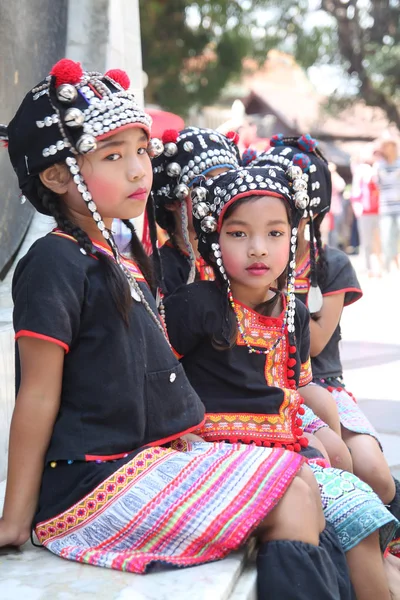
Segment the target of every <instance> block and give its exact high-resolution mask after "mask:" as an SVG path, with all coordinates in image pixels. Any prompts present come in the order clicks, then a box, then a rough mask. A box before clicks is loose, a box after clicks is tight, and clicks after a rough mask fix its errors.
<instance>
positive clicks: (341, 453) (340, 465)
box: [314, 427, 353, 473]
mask: <svg viewBox="0 0 400 600" xmlns="http://www.w3.org/2000/svg"><path fill="white" fill-rule="evenodd" d="M314 435H315V437H316V438H317V439H318V440H319V441H320V442H322V444H323V445H324V447H325V448H326V451H327V452H328V456H329V460H330V463H331V465H332V467H335V468H336V469H342V471H349V472H350V473H352V472H353V461H352V458H351V454H350V451H349V449H348V447H347V446H346V444H345V443H344V441H343V440H342V438H341V437H339V436H338V435H337V434H336V433H335V432H334V431H332V430H331V429H330V428H329V427H322V428H321V429H318V431H316V432H315V433H314Z"/></svg>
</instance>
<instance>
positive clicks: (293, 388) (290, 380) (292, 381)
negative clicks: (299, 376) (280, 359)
mask: <svg viewBox="0 0 400 600" xmlns="http://www.w3.org/2000/svg"><path fill="white" fill-rule="evenodd" d="M289 387H290V389H292V390H295V389H296V387H297V385H296V382H295V380H294V379H289Z"/></svg>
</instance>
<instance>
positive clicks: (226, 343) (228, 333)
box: [207, 193, 291, 350]
mask: <svg viewBox="0 0 400 600" xmlns="http://www.w3.org/2000/svg"><path fill="white" fill-rule="evenodd" d="M265 195H268V193H266V194H265ZM260 197H262V196H259V195H253V196H246V197H245V198H240V199H239V200H237V201H236V202H234V203H232V204H231V205H230V206H229V207H228V208H227V209H226V212H225V214H224V216H223V219H222V222H224V221H225V220H226V219H228V218H229V217H230V216H232V214H233V213H234V212H235V211H236V210H237V209H238V208H239V207H240V206H242V205H243V204H246V203H248V202H255V201H256V200H259V199H260ZM281 200H282V202H283V204H284V206H285V210H286V214H287V218H288V222H289V225H290V226H291V212H290V208H289V206H288V205H287V202H286V201H285V199H284V198H282V199H281ZM211 256H212V254H211V255H210V257H211ZM207 262H208V264H209V265H210V266H211V267H212V269H213V271H214V274H215V277H216V279H217V281H218V284H219V285H223V288H224V291H225V294H224V301H225V302H224V304H223V306H222V314H223V319H224V322H223V328H222V336H219V337H218V336H217V335H214V336H213V338H212V340H211V343H212V346H213V347H214V348H215V349H216V350H228V349H230V348H233V347H234V346H235V345H236V339H237V323H236V318H235V315H234V312H233V310H232V307H231V305H230V303H229V300H228V298H227V294H226V292H227V286H226V282H225V280H223V278H222V276H221V273H220V271H219V269H218V267H217V265H216V264H215V263H214V262H213V261H212V260H211V258H209V260H208V261H207ZM286 280H287V266H286V268H285V270H284V271H283V273H281V274H280V275H279V277H278V279H277V281H276V288H277V290H278V293H276V294H275V296H274V297H273V298H271V299H269V300H266V301H265V302H261V304H259V305H258V306H256V307H255V309H254V310H255V311H256V312H258V313H259V314H260V315H263V316H266V317H269V316H271V315H272V312H273V310H274V308H275V306H276V304H277V302H278V301H279V299H280V298H281V297H282V294H281V293H279V292H281V290H283V289H285V287H286Z"/></svg>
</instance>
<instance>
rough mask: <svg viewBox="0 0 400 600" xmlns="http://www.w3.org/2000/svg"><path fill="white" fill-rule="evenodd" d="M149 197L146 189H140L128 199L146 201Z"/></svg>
mask: <svg viewBox="0 0 400 600" xmlns="http://www.w3.org/2000/svg"><path fill="white" fill-rule="evenodd" d="M147 196H148V192H147V190H146V188H139V189H138V190H136V192H133V193H132V194H130V196H128V198H134V199H135V200H145V199H146V198H147Z"/></svg>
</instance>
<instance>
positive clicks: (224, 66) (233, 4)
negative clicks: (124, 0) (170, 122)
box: [139, 0, 275, 115]
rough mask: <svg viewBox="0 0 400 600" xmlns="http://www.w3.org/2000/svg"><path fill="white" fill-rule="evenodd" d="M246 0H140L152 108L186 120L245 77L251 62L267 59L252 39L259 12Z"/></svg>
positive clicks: (147, 95)
mask: <svg viewBox="0 0 400 600" xmlns="http://www.w3.org/2000/svg"><path fill="white" fill-rule="evenodd" d="M257 4H258V2H256V1H251V2H246V1H243V0H219V1H217V2H214V1H205V0H198V1H197V2H190V1H188V0H139V6H140V14H141V33H142V55H143V68H144V70H145V72H146V73H147V75H148V78H149V83H148V85H147V88H146V90H145V98H146V102H147V103H149V104H151V103H154V104H159V105H161V106H162V107H164V108H166V109H169V110H172V111H174V112H177V113H179V114H182V115H185V113H187V110H188V109H189V108H190V107H191V106H193V105H198V106H204V105H205V104H212V103H213V102H215V100H216V99H217V98H218V96H219V94H220V92H221V89H222V88H223V87H224V85H225V84H226V83H227V82H228V81H230V80H232V79H233V78H235V76H237V75H238V74H240V72H241V69H242V60H243V58H244V57H246V56H253V55H257V54H258V55H259V56H260V53H262V56H263V57H264V56H265V51H266V48H267V47H268V49H269V48H270V47H272V46H273V45H274V43H275V40H274V39H272V38H271V40H270V44H269V45H268V44H266V43H265V41H262V43H260V42H258V43H257V42H255V41H254V40H253V38H252V27H253V24H254V18H253V12H252V11H253V9H254V6H256V5H257Z"/></svg>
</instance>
